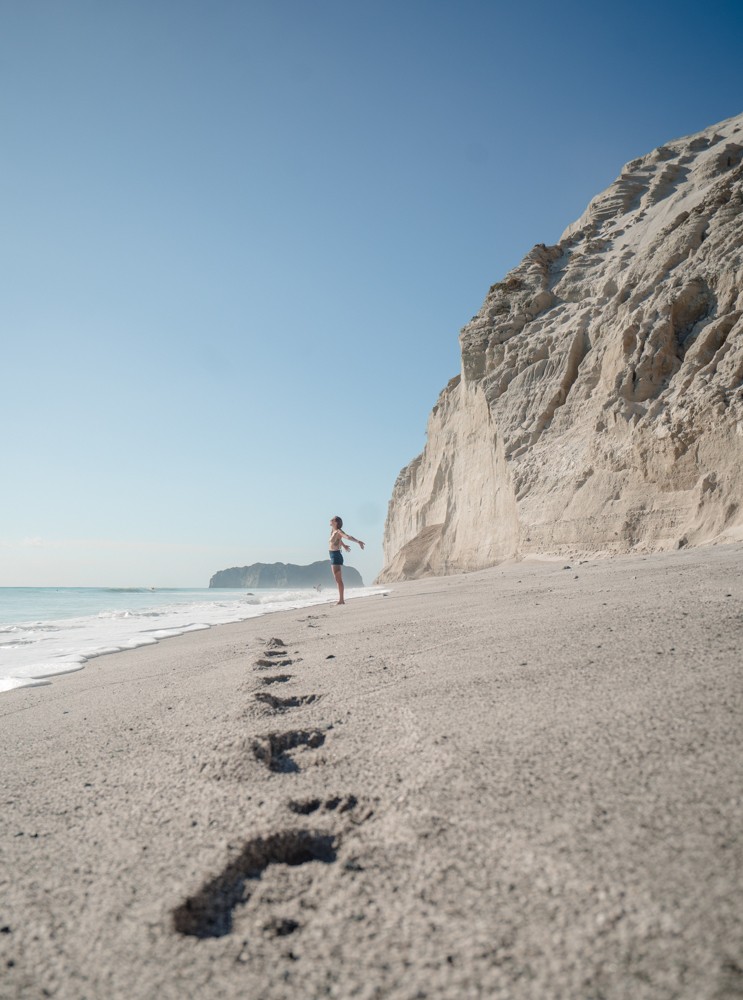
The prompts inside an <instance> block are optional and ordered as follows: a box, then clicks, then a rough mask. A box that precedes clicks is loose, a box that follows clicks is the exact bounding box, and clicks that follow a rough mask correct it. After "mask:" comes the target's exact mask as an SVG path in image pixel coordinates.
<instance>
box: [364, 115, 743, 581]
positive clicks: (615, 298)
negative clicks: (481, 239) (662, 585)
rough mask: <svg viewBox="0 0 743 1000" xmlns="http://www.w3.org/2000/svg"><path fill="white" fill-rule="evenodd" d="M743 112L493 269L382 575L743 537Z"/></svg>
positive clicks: (403, 480)
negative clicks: (556, 235) (496, 276)
mask: <svg viewBox="0 0 743 1000" xmlns="http://www.w3.org/2000/svg"><path fill="white" fill-rule="evenodd" d="M742 160H743V115H741V116H739V117H737V118H732V119H729V120H728V121H725V122H722V123H721V124H719V125H715V126H713V127H711V128H709V129H705V130H704V131H703V132H700V133H698V134H697V135H694V136H689V137H687V138H684V139H679V140H677V141H675V142H671V143H668V144H667V145H665V146H661V147H660V148H659V149H656V150H655V151H654V152H652V153H650V154H649V155H648V156H644V157H642V158H641V159H637V160H633V161H632V162H631V163H628V164H627V166H626V167H625V168H624V170H623V171H622V173H621V175H620V176H619V178H618V179H617V180H616V181H615V182H614V184H612V185H611V186H610V187H609V188H607V190H606V191H604V192H603V193H602V194H600V195H599V196H598V197H596V198H594V199H593V201H592V202H591V203H590V205H589V206H588V208H587V209H586V211H585V213H584V214H583V216H582V217H581V218H580V219H579V220H578V221H577V222H575V223H574V224H573V225H571V226H569V227H568V229H567V230H566V231H565V233H564V234H563V236H562V238H561V239H560V242H559V243H558V244H557V245H556V246H550V247H547V246H544V245H539V246H537V247H535V248H534V249H533V250H532V251H531V252H530V253H528V254H527V255H526V257H525V258H524V260H523V261H522V262H521V264H519V266H518V267H516V268H514V270H512V271H511V272H510V273H509V274H508V275H507V276H506V278H505V279H504V280H503V281H501V282H499V283H498V284H496V285H493V286H492V288H491V289H490V291H489V292H488V294H487V297H486V299H485V303H484V305H483V307H482V309H481V310H480V312H479V313H478V314H477V316H475V317H474V318H473V319H472V321H471V322H470V323H468V324H467V326H466V327H465V328H464V329H463V330H462V333H461V335H460V343H461V351H462V369H461V375H460V376H457V377H456V378H454V379H452V381H451V382H450V383H449V385H448V386H447V387H446V388H445V389H444V391H443V392H442V394H441V396H440V398H439V400H438V402H437V404H436V406H435V407H434V409H433V412H432V414H431V417H430V419H429V423H428V436H427V443H426V447H425V449H424V451H423V453H422V454H421V455H419V456H418V458H416V459H415V460H414V461H413V462H411V463H410V465H408V466H407V467H406V468H405V469H403V470H402V472H401V473H400V475H399V476H398V479H397V482H396V483H395V487H394V490H393V494H392V498H391V500H390V504H389V511H388V515H387V522H386V526H385V539H384V552H385V567H384V569H383V571H382V574H381V576H380V580H384V581H391V580H397V579H405V578H413V577H419V576H424V575H429V574H443V573H452V572H466V571H470V570H476V569H481V568H484V567H486V566H492V565H494V564H495V563H497V562H499V561H501V560H503V559H506V558H510V557H518V556H524V555H527V554H553V555H567V554H571V555H575V554H579V553H580V554H589V553H590V554H595V553H619V552H628V551H653V550H660V549H668V548H676V547H679V546H683V545H699V544H703V543H706V542H710V541H714V540H721V539H726V538H730V539H732V538H740V537H743V381H742V380H743V166H742Z"/></svg>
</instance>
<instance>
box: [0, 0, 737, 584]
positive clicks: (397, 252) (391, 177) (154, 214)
mask: <svg viewBox="0 0 743 1000" xmlns="http://www.w3.org/2000/svg"><path fill="white" fill-rule="evenodd" d="M741 52H743V6H742V5H741V4H740V3H738V2H735V3H733V2H728V3H723V2H715V0H709V2H707V3H705V4H704V5H702V4H697V3H695V4H692V3H685V2H683V0H681V2H679V0H676V2H673V3H671V2H666V0H661V2H656V3H653V4H646V3H639V2H634V0H629V2H626V3H624V4H622V5H621V6H619V5H616V6H610V5H603V4H595V3H588V2H585V3H579V2H570V0H568V2H566V3H562V4H559V5H558V4H554V3H552V2H550V3H546V2H545V3H543V2H541V0H538V2H535V0H532V2H529V0H526V2H522V3H520V4H518V5H517V4H504V3H500V2H489V3H488V2H474V0H457V2H456V3H454V2H442V0H429V2H424V0H409V2H405V0H395V2H388V0H378V2H376V3H375V4H360V3H354V2H350V0H345V2H342V3H341V2H335V0H316V2H313V3H309V2H306V0H305V2H298V0H285V2H280V0H272V2H264V0H243V2H237V0H214V2H207V0H201V2H195V0H141V2H140V0H120V2H114V0H111V2H107V3H101V2H100V0H23V2H21V0H7V2H5V3H3V4H2V5H0V92H1V93H2V95H3V96H2V99H1V100H2V123H3V129H2V131H3V140H4V141H3V154H4V155H3V159H2V181H3V183H2V193H3V201H4V205H3V224H2V237H1V238H0V254H1V255H2V259H1V260H0V266H1V267H2V275H3V286H4V290H3V294H2V296H0V324H1V326H0V329H1V330H2V354H1V356H0V357H1V358H2V375H3V377H2V387H3V388H2V394H0V418H1V420H2V424H1V425H0V426H2V443H3V447H2V468H3V471H4V476H3V480H4V488H3V489H2V491H0V585H4V586H22V585H25V586H44V585H51V586H84V585H91V586H97V585H109V586H111V585H113V586H128V585H146V586H152V585H155V586H168V585H173V586H205V585H206V584H207V583H208V580H209V577H210V576H211V574H212V573H214V572H215V571H216V570H218V569H221V568H224V567H226V566H232V565H244V564H247V563H252V562H256V561H265V562H274V561H283V562H298V563H307V562H312V561H314V560H315V559H322V558H325V557H326V539H327V522H328V520H329V518H330V516H331V515H333V514H335V513H339V514H341V515H342V516H343V518H344V520H345V523H346V526H347V528H348V529H349V531H350V532H351V533H352V534H354V535H356V536H357V537H360V538H362V539H364V540H365V541H367V543H368V547H367V551H366V553H364V554H363V555H359V554H358V550H355V551H354V553H353V559H351V560H350V561H351V563H352V564H353V565H356V566H357V567H358V568H359V569H360V570H361V572H362V574H363V575H364V577H365V579H366V580H367V581H369V582H370V581H371V579H372V578H373V576H374V575H375V573H376V572H378V570H379V569H380V568H381V563H382V550H381V543H382V532H383V524H384V516H385V513H386V506H387V502H388V500H389V497H390V494H391V490H392V486H393V483H394V481H395V478H396V476H397V473H398V472H399V470H400V468H401V467H402V466H404V465H405V464H407V462H409V461H410V460H411V459H412V458H413V457H415V455H417V454H418V453H419V452H420V450H421V448H422V447H423V444H424V441H425V426H426V420H427V418H428V414H429V412H430V410H431V408H432V406H433V404H434V403H435V401H436V397H437V395H438V393H439V392H440V390H441V389H442V388H443V386H444V385H445V384H446V382H447V381H448V380H449V379H450V378H451V377H452V376H453V375H455V374H456V373H457V372H458V370H459V352H458V343H457V335H458V333H459V330H460V328H461V327H462V326H463V325H464V324H465V323H466V322H467V321H468V320H469V319H470V317H471V316H472V315H473V314H474V313H475V312H477V310H478V309H479V307H480V305H481V303H482V300H483V298H484V296H485V293H486V292H487V289H488V287H489V286H490V285H491V284H492V283H493V282H495V281H497V280H500V279H501V278H502V277H503V275H504V274H505V273H506V272H507V271H508V270H509V269H510V268H511V267H513V266H515V265H516V264H517V263H518V262H519V260H520V259H521V257H522V256H523V255H524V253H526V252H527V251H528V250H529V249H530V248H531V247H532V246H533V245H534V244H535V243H542V242H544V243H550V242H556V241H557V239H558V238H559V236H560V234H561V232H562V231H563V229H564V228H565V227H566V226H567V225H568V223H570V222H571V221H573V219H575V218H576V217H577V216H579V215H580V214H581V212H582V211H583V209H584V208H585V206H586V204H587V203H588V201H589V200H590V199H591V198H592V197H593V195H595V194H597V193H598V192H599V191H600V190H602V189H603V188H604V187H606V186H607V185H608V184H609V183H611V181H612V180H614V178H615V177H616V176H617V175H618V173H619V171H620V169H621V167H622V165H623V164H624V163H626V162H627V161H628V160H630V159H632V158H634V157H636V156H638V155H641V154H643V153H646V152H649V151H650V150H651V149H652V148H654V147H655V146H658V145H660V144H661V143H663V142H665V141H668V140H670V139H674V138H677V137H679V136H682V135H686V134H689V133H691V132H695V131H697V130H699V129H701V128H705V127H706V126H708V125H711V124H713V123H715V122H716V121H720V120H722V119H725V118H728V117H730V116H732V115H734V114H738V113H740V112H741V111H742V110H743V72H742V70H743V57H742V56H741ZM330 582H332V581H331V580H330V577H329V583H330Z"/></svg>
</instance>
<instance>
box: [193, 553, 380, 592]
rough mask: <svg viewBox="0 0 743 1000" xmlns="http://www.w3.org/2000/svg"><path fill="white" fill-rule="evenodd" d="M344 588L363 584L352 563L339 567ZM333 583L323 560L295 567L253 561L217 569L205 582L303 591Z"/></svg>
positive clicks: (286, 564) (210, 584) (328, 585)
mask: <svg viewBox="0 0 743 1000" xmlns="http://www.w3.org/2000/svg"><path fill="white" fill-rule="evenodd" d="M343 582H344V583H345V585H346V587H363V586H364V581H363V580H362V579H361V574H360V573H359V571H358V570H357V569H354V568H353V566H344V567H343ZM334 585H335V583H334V580H333V574H332V573H331V571H330V563H329V562H328V560H327V559H323V560H321V561H320V562H314V563H310V565H309V566H296V565H295V564H294V563H253V565H252V566H233V567H232V569H220V570H219V571H218V572H217V573H215V574H214V576H213V577H212V578H211V580H210V581H209V587H210V588H211V587H256V588H260V587H269V588H276V587H281V588H285V587H290V588H292V589H294V588H297V589H299V590H303V589H305V588H309V587H317V586H321V587H333V586H334Z"/></svg>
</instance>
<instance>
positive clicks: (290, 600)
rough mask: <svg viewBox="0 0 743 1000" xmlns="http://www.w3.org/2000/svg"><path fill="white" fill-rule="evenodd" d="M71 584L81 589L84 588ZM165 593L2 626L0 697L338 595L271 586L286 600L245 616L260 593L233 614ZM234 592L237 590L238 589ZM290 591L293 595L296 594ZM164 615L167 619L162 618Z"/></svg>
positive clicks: (351, 594) (367, 590) (352, 593)
mask: <svg viewBox="0 0 743 1000" xmlns="http://www.w3.org/2000/svg"><path fill="white" fill-rule="evenodd" d="M15 589H19V588H15ZM28 589H32V590H38V589H39V588H28ZM69 589H70V590H72V591H76V590H78V589H79V588H69ZM90 589H92V590H93V591H94V592H96V593H110V592H111V591H110V589H109V588H105V589H104V590H101V589H100V588H90ZM215 589H216V588H215ZM385 589H387V590H388V589H389V588H382V587H379V588H373V587H359V588H354V587H351V588H349V590H348V599H349V600H358V599H360V598H362V597H367V596H376V594H377V593H379V592H381V591H382V590H385ZM359 591H363V593H359ZM131 592H132V591H130V590H129V589H119V590H116V591H115V593H117V594H124V595H128V594H130V593H131ZM184 592H189V591H184V590H181V591H179V592H178V593H184ZM138 593H146V594H147V596H148V597H150V592H149V591H147V592H145V591H138ZM160 593H161V594H163V598H164V599H165V600H166V603H165V604H164V605H157V604H155V605H148V606H141V607H139V608H134V609H131V608H130V607H126V608H120V609H110V608H106V609H100V610H95V611H90V610H87V609H86V610H85V611H84V612H80V613H76V614H72V615H70V614H68V615H66V616H65V617H63V618H60V617H58V616H56V617H55V616H54V614H52V615H51V616H50V617H47V618H41V617H39V616H37V617H35V618H30V619H18V620H10V621H8V622H6V623H3V624H2V625H0V636H2V637H7V641H6V642H4V643H3V644H2V645H3V646H5V647H8V648H6V649H0V696H1V695H3V694H6V693H8V692H9V691H13V690H18V689H19V688H24V687H42V686H48V685H49V684H51V683H52V682H53V680H55V679H56V678H59V677H63V676H65V675H66V674H69V673H74V672H75V671H77V670H82V669H83V668H84V667H85V665H86V664H87V663H89V662H90V661H91V660H94V659H97V658H98V657H100V656H105V655H108V654H113V653H119V652H129V651H131V650H133V649H138V648H140V647H142V646H149V645H153V644H154V643H157V642H161V641H162V640H164V639H171V638H174V637H177V636H180V635H184V634H187V633H190V632H197V631H203V630H205V629H210V628H214V627H216V626H218V625H227V624H238V623H240V622H244V621H250V620H252V619H254V618H262V617H264V616H265V615H270V614H275V613H277V612H279V611H285V610H300V609H302V608H307V607H320V606H323V605H327V604H330V603H332V601H333V598H332V596H325V597H322V596H320V594H319V593H317V592H316V591H315V590H314V588H312V589H307V590H306V591H303V590H294V591H290V590H284V589H278V588H277V589H276V590H273V589H266V590H263V591H258V593H260V595H261V596H264V595H273V594H275V595H276V597H277V598H283V599H282V600H278V599H277V600H276V601H275V602H273V603H272V602H271V601H266V602H262V601H260V600H258V601H257V602H256V601H248V602H247V604H248V606H249V607H250V608H251V609H252V613H250V614H244V615H243V617H232V616H233V615H235V614H236V613H237V612H238V611H240V612H241V613H242V609H243V607H244V602H245V600H246V598H247V597H254V596H255V592H251V591H248V592H244V591H242V590H240V591H239V594H240V599H239V600H238V599H234V598H233V610H232V611H231V612H230V613H229V614H227V615H226V614H225V612H224V610H222V609H223V607H224V606H223V605H220V604H219V603H218V601H219V599H218V598H217V599H215V600H214V601H213V602H212V603H209V602H204V601H203V600H197V599H194V600H193V601H176V602H173V601H172V600H171V601H167V597H168V593H167V592H165V591H161V592H160ZM194 593H204V591H194ZM230 593H231V594H233V593H234V591H231V592H230ZM290 594H291V595H293V596H291V597H290V596H289V595H290ZM258 609H260V610H258ZM158 618H159V619H161V620H160V621H158ZM209 619H211V620H209ZM16 633H18V635H16ZM50 633H51V634H52V635H53V640H52V642H51V649H49V648H46V647H47V646H48V645H49V641H50ZM29 637H30V638H29ZM45 644H46V645H45ZM42 647H43V652H42V651H40V652H36V649H37V648H39V649H40V650H41V649H42ZM71 647H74V648H71ZM19 648H20V649H21V650H22V652H21V654H20V656H16V658H15V660H16V662H13V655H12V651H14V650H16V649H19ZM31 651H33V653H34V655H33V657H32V658H30V657H29V653H30V652H31ZM3 660H5V661H7V662H3Z"/></svg>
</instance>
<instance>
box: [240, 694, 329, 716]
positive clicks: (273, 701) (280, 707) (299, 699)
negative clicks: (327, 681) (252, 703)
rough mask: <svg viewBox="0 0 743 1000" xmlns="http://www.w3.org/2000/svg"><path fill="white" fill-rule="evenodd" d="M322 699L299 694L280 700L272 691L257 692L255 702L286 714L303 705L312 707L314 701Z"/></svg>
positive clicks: (311, 695) (317, 696)
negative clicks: (289, 710)
mask: <svg viewBox="0 0 743 1000" xmlns="http://www.w3.org/2000/svg"><path fill="white" fill-rule="evenodd" d="M319 698H320V695H319V694H298V695H290V696H289V697H288V698H280V697H279V696H278V695H275V694H271V693H270V691H256V694H255V700H256V701H259V702H261V704H263V705H268V707H269V708H271V709H273V711H274V712H286V711H287V710H288V709H290V708H300V707H301V706H302V705H311V704H312V702H313V701H317V700H318V699H319Z"/></svg>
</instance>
